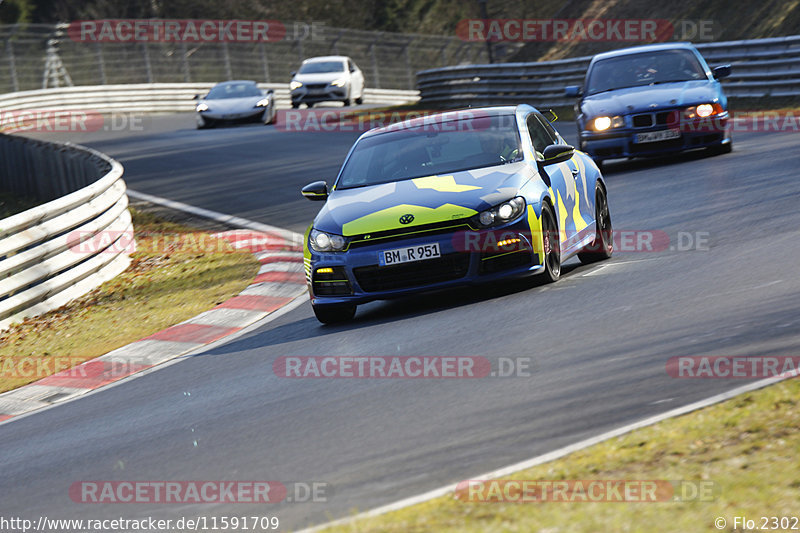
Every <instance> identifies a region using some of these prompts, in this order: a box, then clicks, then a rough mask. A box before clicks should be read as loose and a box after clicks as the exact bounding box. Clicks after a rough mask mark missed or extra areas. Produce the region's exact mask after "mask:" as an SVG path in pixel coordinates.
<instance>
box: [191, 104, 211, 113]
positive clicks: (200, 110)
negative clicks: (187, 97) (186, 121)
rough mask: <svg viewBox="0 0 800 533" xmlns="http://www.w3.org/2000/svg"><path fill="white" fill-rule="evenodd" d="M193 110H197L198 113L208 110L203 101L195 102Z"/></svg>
mask: <svg viewBox="0 0 800 533" xmlns="http://www.w3.org/2000/svg"><path fill="white" fill-rule="evenodd" d="M194 110H195V111H197V112H198V113H202V112H203V111H208V106H207V105H206V104H204V103H203V102H200V103H199V104H197V107H195V108H194Z"/></svg>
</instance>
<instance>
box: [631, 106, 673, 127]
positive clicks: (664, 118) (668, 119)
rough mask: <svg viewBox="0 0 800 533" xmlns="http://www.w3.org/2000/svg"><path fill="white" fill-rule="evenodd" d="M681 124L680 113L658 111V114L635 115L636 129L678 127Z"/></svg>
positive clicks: (634, 125)
mask: <svg viewBox="0 0 800 533" xmlns="http://www.w3.org/2000/svg"><path fill="white" fill-rule="evenodd" d="M679 124H680V116H679V115H678V111H677V110H675V109H673V110H672V111H658V112H657V113H641V114H639V115H633V127H634V128H650V127H652V126H677V125H679Z"/></svg>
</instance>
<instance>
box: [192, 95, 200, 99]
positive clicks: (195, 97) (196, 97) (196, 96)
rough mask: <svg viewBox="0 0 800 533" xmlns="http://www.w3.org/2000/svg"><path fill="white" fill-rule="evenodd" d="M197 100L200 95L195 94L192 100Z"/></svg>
mask: <svg viewBox="0 0 800 533" xmlns="http://www.w3.org/2000/svg"><path fill="white" fill-rule="evenodd" d="M199 99H200V95H199V94H196V95H194V96H192V100H199Z"/></svg>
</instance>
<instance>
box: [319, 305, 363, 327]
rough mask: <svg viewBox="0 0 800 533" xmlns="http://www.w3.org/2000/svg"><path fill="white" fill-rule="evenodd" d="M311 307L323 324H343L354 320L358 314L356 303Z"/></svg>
mask: <svg viewBox="0 0 800 533" xmlns="http://www.w3.org/2000/svg"><path fill="white" fill-rule="evenodd" d="M311 308H312V309H313V310H314V315H315V316H316V317H317V320H319V321H320V322H322V323H323V324H341V323H342V322H348V321H350V320H352V319H353V317H354V316H355V315H356V306H355V305H348V304H337V305H312V306H311Z"/></svg>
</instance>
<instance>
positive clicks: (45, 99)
mask: <svg viewBox="0 0 800 533" xmlns="http://www.w3.org/2000/svg"><path fill="white" fill-rule="evenodd" d="M212 86H213V84H212V83H140V84H125V85H88V86H87V85H84V86H78V87H60V88H57V89H40V90H36V91H23V92H19V93H11V94H6V95H0V112H3V111H23V110H34V109H36V110H60V111H67V110H72V111H76V110H79V111H87V112H96V113H112V112H132V113H172V112H183V111H186V112H189V111H194V107H195V105H196V102H195V101H194V100H192V97H193V96H194V95H196V94H205V93H207V92H208V90H209V89H210V88H211V87H212ZM259 87H261V88H262V89H272V90H273V91H275V101H276V103H277V105H278V107H289V106H290V104H291V99H290V97H289V88H288V87H287V86H286V84H284V83H262V84H259ZM418 99H419V92H418V91H408V90H391V89H370V88H366V89H364V102H365V103H367V104H381V105H399V104H404V103H409V102H415V101H417V100H418ZM0 119H2V116H0ZM0 128H2V124H0Z"/></svg>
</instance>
